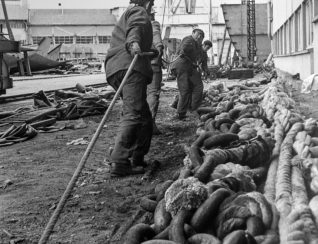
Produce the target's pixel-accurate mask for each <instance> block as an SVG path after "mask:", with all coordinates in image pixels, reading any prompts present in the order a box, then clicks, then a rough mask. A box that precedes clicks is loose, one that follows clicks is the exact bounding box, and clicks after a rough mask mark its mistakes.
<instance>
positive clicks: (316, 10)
mask: <svg viewBox="0 0 318 244" xmlns="http://www.w3.org/2000/svg"><path fill="white" fill-rule="evenodd" d="M314 16H315V19H316V18H318V0H315V2H314Z"/></svg>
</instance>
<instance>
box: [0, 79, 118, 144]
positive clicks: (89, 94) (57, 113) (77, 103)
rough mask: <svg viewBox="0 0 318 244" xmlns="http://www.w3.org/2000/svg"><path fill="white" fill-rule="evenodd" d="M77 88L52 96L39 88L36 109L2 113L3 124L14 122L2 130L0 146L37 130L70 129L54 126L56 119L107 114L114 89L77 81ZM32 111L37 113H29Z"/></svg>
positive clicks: (1, 121)
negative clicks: (99, 87) (74, 90)
mask: <svg viewBox="0 0 318 244" xmlns="http://www.w3.org/2000/svg"><path fill="white" fill-rule="evenodd" d="M76 89H77V92H72V91H64V90H57V91H55V93H54V94H52V95H50V96H46V94H45V93H44V92H43V91H39V92H38V93H36V94H34V95H33V99H34V106H33V108H27V109H23V110H21V109H18V110H16V111H5V112H2V113H0V127H5V126H8V125H11V124H13V125H12V126H11V127H10V128H8V129H7V130H5V131H3V132H0V147H1V146H10V145H12V144H14V143H18V142H23V141H26V140H29V139H31V138H33V137H35V136H36V135H37V134H38V132H56V131H59V130H63V129H66V128H67V126H63V127H56V126H54V124H55V123H56V122H57V121H62V120H63V121H65V120H76V119H79V118H83V117H86V116H92V115H101V114H104V113H105V111H106V110H107V108H108V106H109V103H110V102H109V101H110V100H111V99H112V98H113V96H114V95H115V90H113V89H112V88H108V87H107V88H106V89H105V88H103V89H95V88H90V87H84V86H82V85H81V84H77V85H76ZM31 113H33V114H36V115H33V116H31V117H28V116H26V115H27V114H29V115H30V114H31ZM23 115H24V117H23ZM21 116H22V117H21Z"/></svg>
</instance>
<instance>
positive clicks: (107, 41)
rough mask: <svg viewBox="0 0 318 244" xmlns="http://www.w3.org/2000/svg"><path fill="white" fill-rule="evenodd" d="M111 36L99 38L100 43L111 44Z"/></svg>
mask: <svg viewBox="0 0 318 244" xmlns="http://www.w3.org/2000/svg"><path fill="white" fill-rule="evenodd" d="M110 39H111V36H99V37H98V43H110Z"/></svg>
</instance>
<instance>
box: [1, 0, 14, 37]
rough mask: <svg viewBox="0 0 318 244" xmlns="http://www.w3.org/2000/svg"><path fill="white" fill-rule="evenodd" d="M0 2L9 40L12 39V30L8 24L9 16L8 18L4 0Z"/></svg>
mask: <svg viewBox="0 0 318 244" xmlns="http://www.w3.org/2000/svg"><path fill="white" fill-rule="evenodd" d="M1 4H2V9H3V15H4V20H5V22H6V27H7V30H8V34H9V38H10V40H11V41H14V36H13V32H12V30H11V26H10V23H9V18H8V12H7V8H6V3H5V2H4V0H1Z"/></svg>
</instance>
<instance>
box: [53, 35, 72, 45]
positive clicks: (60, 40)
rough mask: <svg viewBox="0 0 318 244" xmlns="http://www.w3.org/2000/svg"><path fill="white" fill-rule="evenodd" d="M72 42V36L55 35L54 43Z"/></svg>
mask: <svg viewBox="0 0 318 244" xmlns="http://www.w3.org/2000/svg"><path fill="white" fill-rule="evenodd" d="M63 43H64V44H73V36H56V37H55V44H63Z"/></svg>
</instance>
